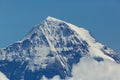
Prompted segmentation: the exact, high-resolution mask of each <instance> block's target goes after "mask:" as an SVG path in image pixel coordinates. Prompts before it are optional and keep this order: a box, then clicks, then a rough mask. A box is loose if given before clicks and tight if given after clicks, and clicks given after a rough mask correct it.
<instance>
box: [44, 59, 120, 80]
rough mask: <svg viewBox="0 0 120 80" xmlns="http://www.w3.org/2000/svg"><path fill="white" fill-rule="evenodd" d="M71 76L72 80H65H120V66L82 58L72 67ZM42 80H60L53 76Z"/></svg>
mask: <svg viewBox="0 0 120 80" xmlns="http://www.w3.org/2000/svg"><path fill="white" fill-rule="evenodd" d="M72 75H73V77H72V78H69V79H66V80H120V64H117V63H115V62H113V61H110V60H105V61H103V62H97V61H95V60H94V59H92V58H90V57H84V58H81V60H80V62H79V63H78V64H76V65H74V66H73V69H72ZM44 78H45V77H44ZM43 80H61V79H60V77H58V76H57V77H56V76H55V77H54V78H53V79H47V78H45V79H43Z"/></svg>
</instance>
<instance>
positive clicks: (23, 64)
mask: <svg viewBox="0 0 120 80" xmlns="http://www.w3.org/2000/svg"><path fill="white" fill-rule="evenodd" d="M84 56H88V57H91V58H93V59H95V60H96V61H98V62H100V61H104V60H110V61H113V62H116V63H120V55H119V54H117V53H116V52H115V51H113V50H112V49H110V48H108V47H107V46H105V45H103V44H101V43H98V42H96V40H95V39H94V38H93V37H92V36H91V34H90V33H89V32H88V31H87V30H85V29H84V28H80V27H77V26H75V25H72V24H70V23H67V22H65V21H62V20H59V19H56V18H53V17H47V18H46V19H45V20H44V21H43V22H41V23H40V24H39V25H37V26H35V27H34V28H33V29H32V30H31V31H30V32H29V33H28V35H27V36H26V37H25V38H24V39H22V40H21V41H17V42H16V43H14V44H12V45H9V46H8V47H6V48H3V49H0V71H1V72H2V73H4V74H5V75H6V76H7V77H8V78H9V79H10V80H40V79H41V78H42V77H43V76H46V77H47V78H49V79H50V78H52V77H54V76H55V75H59V76H60V78H61V79H65V78H67V77H71V76H72V74H71V70H72V68H73V64H77V63H78V62H79V61H80V59H81V57H84Z"/></svg>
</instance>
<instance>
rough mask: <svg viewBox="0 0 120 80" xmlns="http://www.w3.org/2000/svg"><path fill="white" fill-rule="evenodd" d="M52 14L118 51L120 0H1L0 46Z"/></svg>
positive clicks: (21, 35) (7, 43)
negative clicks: (80, 27) (79, 27)
mask: <svg viewBox="0 0 120 80" xmlns="http://www.w3.org/2000/svg"><path fill="white" fill-rule="evenodd" d="M47 16H53V17H56V18H59V19H62V20H65V21H67V22H70V23H72V24H75V25H77V26H82V27H84V28H86V29H87V30H89V31H90V32H91V33H92V35H93V36H94V37H95V38H96V40H97V41H99V42H101V43H104V44H105V45H107V46H109V47H111V48H113V49H114V50H116V51H119V52H120V42H119V41H120V0H12V1H11V0H0V48H3V47H6V46H7V45H9V44H12V43H14V42H15V41H18V40H21V39H22V38H23V37H24V36H25V35H26V34H27V33H28V32H29V31H30V30H31V28H32V27H34V25H36V24H39V23H40V22H41V21H42V20H44V19H45V18H46V17H47Z"/></svg>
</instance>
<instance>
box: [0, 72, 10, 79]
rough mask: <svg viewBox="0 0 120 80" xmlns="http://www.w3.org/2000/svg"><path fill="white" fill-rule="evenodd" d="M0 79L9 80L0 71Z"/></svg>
mask: <svg viewBox="0 0 120 80" xmlns="http://www.w3.org/2000/svg"><path fill="white" fill-rule="evenodd" d="M0 80H9V79H8V78H7V77H6V76H5V75H4V74H3V73H2V72H0Z"/></svg>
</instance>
